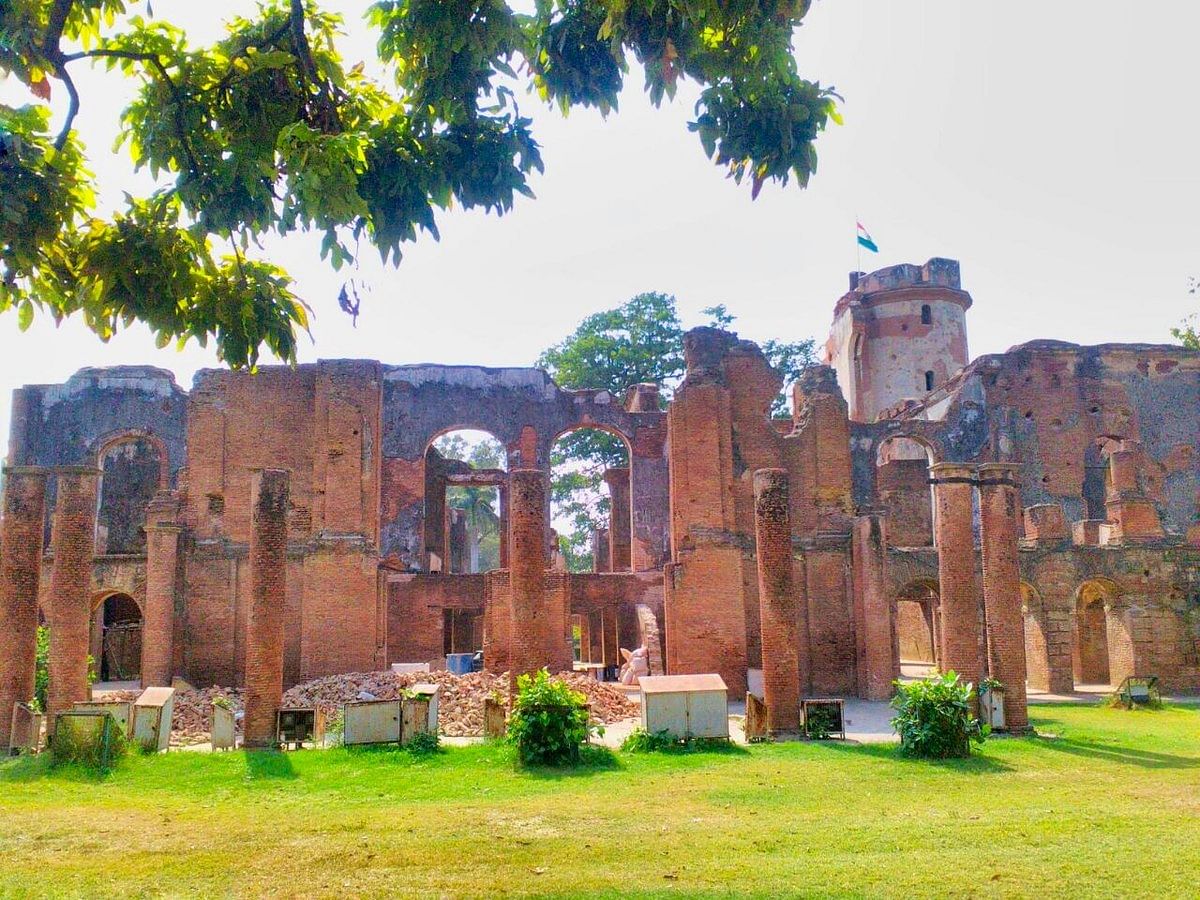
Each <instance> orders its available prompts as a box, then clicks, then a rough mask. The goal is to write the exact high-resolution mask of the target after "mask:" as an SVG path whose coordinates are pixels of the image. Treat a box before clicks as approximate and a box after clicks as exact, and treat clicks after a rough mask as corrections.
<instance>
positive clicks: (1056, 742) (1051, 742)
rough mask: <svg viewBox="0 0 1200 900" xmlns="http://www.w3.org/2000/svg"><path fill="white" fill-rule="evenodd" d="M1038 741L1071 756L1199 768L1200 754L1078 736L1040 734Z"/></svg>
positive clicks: (1147, 765) (1148, 765)
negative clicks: (1177, 753)
mask: <svg viewBox="0 0 1200 900" xmlns="http://www.w3.org/2000/svg"><path fill="white" fill-rule="evenodd" d="M1037 745H1038V746H1039V747H1044V748H1045V749H1047V750H1054V751H1057V752H1059V753H1067V754H1070V755H1071V756H1083V757H1087V758H1089V759H1099V760H1104V761H1105V762H1114V763H1120V764H1122V765H1129V766H1137V767H1138V768H1141V769H1197V768H1200V758H1197V757H1194V756H1176V755H1174V754H1172V753H1155V752H1153V751H1150V750H1136V749H1134V748H1133V747H1125V746H1121V745H1119V744H1101V743H1097V742H1096V741H1081V740H1079V739H1077V738H1061V737H1060V738H1040V739H1037Z"/></svg>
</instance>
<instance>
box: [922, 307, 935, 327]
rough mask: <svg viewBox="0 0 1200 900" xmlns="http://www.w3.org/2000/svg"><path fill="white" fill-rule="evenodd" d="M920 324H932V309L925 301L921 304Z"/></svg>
mask: <svg viewBox="0 0 1200 900" xmlns="http://www.w3.org/2000/svg"><path fill="white" fill-rule="evenodd" d="M921 324H922V325H932V324H933V309H932V307H930V305H929V304H928V303H925V304H923V305H922V306H921Z"/></svg>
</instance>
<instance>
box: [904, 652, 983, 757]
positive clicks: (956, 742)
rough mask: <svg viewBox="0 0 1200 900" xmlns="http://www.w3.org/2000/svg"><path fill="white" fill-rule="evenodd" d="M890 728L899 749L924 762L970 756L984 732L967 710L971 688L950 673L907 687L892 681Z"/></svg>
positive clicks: (931, 677)
mask: <svg viewBox="0 0 1200 900" xmlns="http://www.w3.org/2000/svg"><path fill="white" fill-rule="evenodd" d="M895 687H896V696H895V697H893V698H892V707H893V708H894V709H895V710H896V716H895V718H893V719H892V727H893V728H895V729H896V732H897V733H898V734H899V735H900V750H901V752H902V753H905V754H907V755H909V756H921V757H925V758H926V759H953V758H958V757H964V756H970V755H971V744H972V742H975V743H983V739H984V737H985V736H986V735H987V729H985V728H984V727H983V726H981V725H980V724H979V719H977V718H976V717H975V716H974V715H973V714H972V710H971V706H972V700H973V699H974V698H973V696H972V693H973V691H974V688H973V686H972V685H971V683H970V682H968V681H961V680H959V677H958V675H957V674H956V673H954V672H947V673H946V674H945V675H939V674H934V675H931V676H929V677H928V678H923V679H921V680H920V681H914V682H912V683H910V684H904V683H901V682H899V681H897V682H895Z"/></svg>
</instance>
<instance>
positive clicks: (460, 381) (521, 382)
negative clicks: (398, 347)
mask: <svg viewBox="0 0 1200 900" xmlns="http://www.w3.org/2000/svg"><path fill="white" fill-rule="evenodd" d="M322 367H325V368H338V369H352V368H377V369H378V370H379V371H380V373H381V375H382V378H383V380H384V381H385V382H392V383H398V382H403V383H407V384H411V385H413V386H414V387H421V386H423V385H427V384H442V385H448V386H459V387H466V388H480V387H497V386H498V387H505V388H509V389H513V390H522V389H524V390H529V391H533V392H534V393H538V394H542V395H544V396H545V397H546V398H547V399H549V398H550V397H551V396H552V395H558V394H567V395H569V396H575V397H598V396H599V395H601V394H608V395H609V396H611V397H612V398H613V400H614V401H615V402H618V403H624V402H625V398H626V397H627V396H628V395H630V394H631V393H632V392H633V391H634V389H635V388H638V387H640V386H641V385H636V384H630V385H626V386H625V388H624V389H622V390H621V391H620V392H618V393H616V394H614V393H613V392H611V391H609V390H607V389H606V388H565V387H563V386H562V385H560V384H558V383H557V382H556V381H555V380H554V379H553V378H552V377H551V376H550V373H549V372H547V371H546V370H545V369H542V368H538V367H537V366H480V365H472V364H469V363H457V364H456V363H428V362H425V363H400V364H391V363H384V362H381V361H379V360H376V359H345V358H334V359H318V360H317V361H316V362H311V363H298V364H296V365H295V366H287V365H268V366H260V367H259V368H258V374H259V375H277V374H281V373H285V372H298V371H299V372H316V371H317V370H319V369H321V368H322ZM241 374H244V372H241V371H235V370H232V369H218V368H207V369H200V370H198V371H197V372H196V375H195V377H194V378H193V379H192V388H193V389H195V388H196V387H198V386H199V385H201V384H202V383H203V382H204V381H206V380H210V379H223V378H229V377H234V376H237V375H241ZM653 387H655V388H657V387H658V386H657V385H653Z"/></svg>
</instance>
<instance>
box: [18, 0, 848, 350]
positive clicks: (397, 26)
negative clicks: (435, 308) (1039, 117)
mask: <svg viewBox="0 0 1200 900" xmlns="http://www.w3.org/2000/svg"><path fill="white" fill-rule="evenodd" d="M808 9H809V0H775V2H767V3H760V2H743V0H737V2H729V0H555V2H552V0H538V2H537V3H536V5H535V7H534V9H533V11H532V12H530V13H521V12H517V11H516V10H514V9H513V8H512V6H510V4H508V3H505V2H502V0H455V2H443V0H382V2H377V3H373V4H371V5H370V6H369V7H368V10H367V14H366V27H368V28H369V29H371V31H372V32H373V33H374V34H375V35H376V36H377V47H378V66H376V65H375V61H372V68H373V69H375V68H378V69H379V70H380V77H379V78H374V77H371V75H370V74H369V73H368V72H367V71H366V68H365V66H364V65H363V63H361V62H360V63H357V64H348V63H347V61H346V60H344V59H343V58H342V56H341V55H340V54H339V51H338V36H339V34H340V33H341V30H342V28H343V23H342V21H341V19H340V17H338V16H337V15H334V14H332V13H331V12H329V11H328V10H327V9H326V8H325V7H324V6H323V5H322V4H321V3H320V2H317V0H268V2H265V3H263V4H261V5H260V6H259V7H258V9H257V11H256V12H255V14H254V15H253V16H251V17H249V18H240V17H239V18H234V19H233V20H232V21H231V22H229V23H228V29H227V30H228V33H227V35H226V36H225V37H224V38H223V39H222V40H220V41H217V42H216V43H214V44H211V45H207V46H204V45H200V44H198V43H196V42H195V41H193V40H192V39H191V38H190V36H189V35H188V34H187V33H186V32H185V31H183V30H182V29H181V28H179V27H177V26H176V25H175V24H174V23H173V22H172V21H171V20H170V18H169V17H164V16H162V15H159V14H158V13H157V12H156V11H154V10H153V9H152V7H151V4H149V3H146V4H142V3H138V2H126V0H3V2H0V74H3V75H8V74H11V75H14V76H15V77H16V78H17V79H19V80H20V81H22V82H23V83H24V84H26V85H27V86H28V87H29V88H30V90H31V91H32V93H33V94H34V95H35V96H36V97H37V98H40V100H42V101H44V102H43V103H35V104H31V105H25V106H21V107H11V106H6V105H0V311H5V310H13V309H15V310H16V314H17V316H18V317H19V322H20V324H21V325H22V327H28V325H29V323H30V322H31V321H32V319H33V316H34V314H35V310H41V311H43V312H44V313H47V314H49V315H51V316H53V317H54V318H55V319H56V320H58V319H62V318H64V317H67V316H72V315H78V316H81V317H82V318H83V320H84V321H85V322H86V324H87V325H88V327H89V328H91V329H92V330H94V331H95V332H96V334H97V335H98V336H99V337H100V338H101V339H102V340H103V339H107V338H109V337H110V336H111V335H112V334H114V333H115V332H116V331H117V329H119V328H122V327H126V326H128V325H130V324H131V323H133V322H135V321H140V322H143V323H145V324H146V325H148V326H149V327H150V329H151V330H152V331H153V332H154V334H155V336H156V340H157V341H158V343H159V344H160V345H162V346H165V345H167V344H168V343H171V342H172V341H174V342H178V343H181V344H182V343H186V342H187V341H189V340H191V339H195V340H197V341H199V342H200V343H201V344H202V345H205V344H207V342H209V341H212V342H213V343H214V344H215V347H216V350H217V354H218V356H219V357H220V358H221V359H222V360H224V361H225V362H226V363H227V364H229V365H230V366H233V367H242V366H254V365H255V363H256V361H257V360H258V358H259V354H260V352H261V351H262V350H263V349H264V348H265V349H267V350H269V351H270V352H272V353H273V354H275V355H276V356H278V357H279V358H281V359H283V360H285V361H289V362H290V361H294V360H295V358H296V338H297V333H298V331H300V330H304V329H306V328H307V327H308V311H307V307H306V306H305V304H304V302H303V300H302V299H301V298H300V297H299V296H297V294H296V292H295V288H294V284H293V281H292V279H291V277H290V276H289V274H288V273H287V272H286V271H284V270H283V269H282V268H280V267H279V266H276V265H274V264H273V263H272V262H270V261H269V260H267V259H265V258H263V257H262V255H261V254H260V253H259V252H258V251H257V248H258V246H259V240H260V239H261V238H262V237H264V236H266V235H269V234H273V233H274V234H289V233H292V232H295V231H315V232H318V233H320V234H322V235H323V241H322V254H323V257H324V258H325V259H326V260H328V262H329V264H330V265H332V266H333V267H334V268H335V269H337V268H340V267H342V266H344V265H346V264H347V263H350V262H352V261H353V260H354V258H355V257H356V255H357V254H358V253H359V252H360V244H361V243H365V244H371V245H374V246H375V248H376V249H377V250H378V251H379V253H380V254H381V255H382V256H383V258H384V259H385V260H386V261H391V262H393V263H399V261H400V259H401V256H402V248H403V245H404V244H405V243H407V242H411V241H414V240H416V239H417V234H418V232H419V231H424V232H427V233H428V234H431V235H433V236H434V238H436V237H437V236H438V226H437V217H438V214H439V213H440V212H441V211H443V210H446V209H448V208H449V207H451V206H452V205H457V206H460V207H462V208H464V209H474V208H481V209H484V210H487V211H491V212H495V213H497V214H498V215H501V214H504V213H506V212H508V211H509V210H510V209H511V208H512V205H513V200H514V197H515V196H516V195H517V194H524V195H526V196H532V191H531V190H530V187H529V183H528V181H529V177H530V174H531V173H532V172H534V171H541V169H542V166H543V161H542V155H541V148H540V146H539V145H538V142H537V140H536V138H535V137H534V135H533V134H532V132H531V130H530V125H531V121H530V119H529V118H527V117H525V116H523V115H522V114H521V112H520V109H519V105H518V103H519V97H518V95H519V94H522V93H526V92H530V93H533V94H535V95H536V96H537V97H538V98H540V100H542V101H544V102H546V103H549V104H552V105H555V106H557V107H559V108H560V109H561V110H562V111H563V112H564V113H566V112H567V111H568V110H570V109H571V108H572V107H579V106H584V107H595V108H598V109H599V110H600V111H601V112H603V113H605V114H607V113H608V112H610V111H613V110H615V109H616V107H617V100H618V95H619V93H620V90H621V88H622V85H623V82H624V79H625V76H626V74H627V73H628V70H629V65H630V62H631V61H634V62H636V63H638V64H639V65H640V66H641V68H642V69H643V70H644V72H645V87H646V90H647V91H648V92H649V94H650V97H651V99H652V100H653V101H654V102H655V103H659V102H660V101H661V100H662V98H663V97H664V96H665V97H671V96H673V94H674V93H675V89H676V86H677V84H678V82H679V80H680V79H681V78H690V79H693V80H694V81H696V82H698V83H699V84H700V85H702V91H701V94H700V100H699V102H698V104H697V107H696V117H695V120H694V121H692V122H691V123H690V124H689V127H690V128H691V130H693V131H695V132H696V134H697V136H698V138H699V139H700V142H701V145H702V147H703V150H704V152H705V153H706V154H707V155H708V156H709V157H710V158H711V159H713V161H714V162H715V163H716V164H717V165H719V166H721V167H723V168H725V169H727V170H728V172H729V174H730V175H732V177H733V178H734V180H735V181H737V182H739V183H741V182H747V183H748V184H749V185H750V188H751V190H752V192H753V193H754V195H757V194H758V192H759V190H760V189H761V188H762V186H763V184H764V183H766V182H767V181H775V182H778V183H781V184H786V183H787V182H788V181H789V180H790V179H792V178H794V179H795V180H796V181H797V182H798V183H799V184H801V185H804V184H807V182H808V179H809V177H810V176H811V175H812V173H813V172H814V171H815V169H816V162H817V158H816V151H815V148H814V140H815V138H816V136H817V135H818V134H819V133H820V131H821V130H822V129H824V127H825V126H826V124H827V122H828V121H829V120H830V119H834V120H836V119H837V115H838V114H837V111H836V108H835V102H836V95H835V94H834V93H833V91H832V90H830V89H829V88H825V87H822V86H821V85H820V84H819V83H816V82H813V81H808V80H806V79H804V78H802V77H801V76H800V75H799V74H798V72H797V68H796V62H795V60H794V58H793V53H792V35H793V31H794V29H795V28H796V27H797V26H798V25H800V23H801V21H802V20H803V18H804V16H805V15H806V14H807V12H808ZM88 64H91V65H97V64H98V65H101V66H104V67H105V68H106V69H107V70H108V71H109V72H110V73H112V75H111V77H113V78H128V79H135V80H137V81H138V82H139V85H140V87H139V89H138V94H137V97H136V99H135V100H134V101H133V102H132V103H131V104H130V105H129V106H128V108H126V109H125V110H124V112H123V113H122V116H121V136H120V139H119V143H120V144H121V145H122V146H123V147H124V148H125V149H126V150H127V151H128V152H129V154H130V156H131V159H132V163H133V168H134V169H136V170H143V169H145V170H148V171H149V173H150V174H151V175H152V176H153V178H154V181H155V186H156V189H155V190H154V191H153V192H152V193H151V194H150V195H149V196H129V197H128V199H127V203H126V204H125V206H124V208H123V209H119V210H117V211H116V212H115V213H114V214H113V215H112V217H111V218H107V219H106V218H103V217H101V216H98V215H97V211H96V189H97V187H98V185H97V184H96V183H95V180H94V178H93V176H92V174H91V173H90V172H89V171H88V156H87V152H86V151H85V148H84V147H83V145H82V143H81V141H80V138H79V135H78V133H77V132H76V131H75V130H74V123H75V118H76V115H77V113H78V112H79V109H80V107H81V105H82V104H83V103H87V102H88V100H89V98H88V97H87V96H86V92H85V91H81V90H80V89H79V87H78V85H77V82H76V77H77V74H78V72H79V70H80V68H81V67H82V66H85V65H88ZM64 96H65V98H66V101H67V102H66V113H65V117H64V119H63V121H62V122H61V123H59V124H57V125H56V126H52V123H51V111H50V108H49V101H50V100H51V98H57V99H61V98H62V97H64ZM340 302H341V304H342V306H343V308H345V309H347V310H348V311H351V312H353V311H355V310H356V309H357V303H358V299H357V297H356V296H355V293H354V290H353V287H352V286H348V287H347V289H346V290H344V291H343V293H342V296H341V297H340Z"/></svg>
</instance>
